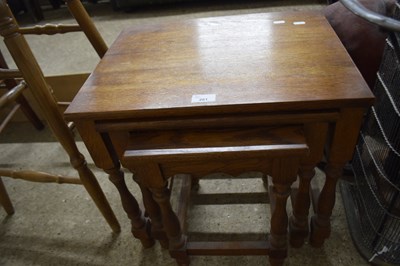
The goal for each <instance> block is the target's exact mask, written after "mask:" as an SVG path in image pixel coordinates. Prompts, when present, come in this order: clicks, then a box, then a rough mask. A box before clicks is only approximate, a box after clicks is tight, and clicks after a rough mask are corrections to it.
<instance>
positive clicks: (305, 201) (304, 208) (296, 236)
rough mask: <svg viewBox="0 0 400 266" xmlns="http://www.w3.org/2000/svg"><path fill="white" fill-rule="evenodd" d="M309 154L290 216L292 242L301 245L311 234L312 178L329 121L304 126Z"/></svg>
mask: <svg viewBox="0 0 400 266" xmlns="http://www.w3.org/2000/svg"><path fill="white" fill-rule="evenodd" d="M304 131H305V135H306V138H307V144H308V146H309V148H310V151H311V152H310V153H309V155H308V156H307V157H306V158H304V159H303V161H302V162H301V165H300V171H299V179H300V180H299V186H298V189H297V191H296V194H295V198H294V199H293V200H292V202H293V215H292V216H291V217H290V223H289V224H290V244H291V246H292V247H301V246H302V245H303V244H304V240H305V239H306V238H307V237H308V234H309V228H308V225H309V220H308V213H309V209H310V202H311V201H310V193H311V192H310V188H311V180H312V178H313V177H314V175H315V170H314V168H315V166H316V164H317V163H318V162H320V161H321V159H322V156H323V152H324V146H325V142H326V138H327V132H328V124H327V123H311V124H305V126H304Z"/></svg>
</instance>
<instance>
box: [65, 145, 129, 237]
mask: <svg viewBox="0 0 400 266" xmlns="http://www.w3.org/2000/svg"><path fill="white" fill-rule="evenodd" d="M71 144H72V143H71ZM73 144H75V143H73ZM70 158H71V162H72V166H73V167H74V168H75V169H76V170H77V171H78V174H79V177H80V180H81V181H82V184H83V186H84V187H85V189H86V191H87V192H88V193H89V195H90V197H91V198H92V200H93V201H94V203H95V204H96V206H97V208H98V209H99V210H100V212H101V214H102V215H103V217H104V218H105V219H106V221H107V223H108V224H109V226H110V227H111V229H112V230H113V232H114V233H119V232H120V231H121V226H120V225H119V223H118V220H117V218H116V217H115V214H114V212H113V210H112V209H111V206H110V204H109V202H108V200H107V198H106V196H105V195H104V192H103V190H102V189H101V187H100V185H99V183H98V181H97V179H96V177H95V176H94V174H93V172H92V171H91V170H90V169H89V168H88V167H87V164H86V161H85V159H84V157H83V155H81V154H80V157H79V158H73V155H72V156H71V157H70ZM74 161H75V162H78V163H77V164H75V163H73V162H74Z"/></svg>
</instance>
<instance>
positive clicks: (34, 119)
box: [0, 51, 44, 130]
mask: <svg viewBox="0 0 400 266" xmlns="http://www.w3.org/2000/svg"><path fill="white" fill-rule="evenodd" d="M0 67H1V68H8V65H7V62H6V60H5V59H4V56H3V54H2V53H1V51H0ZM4 84H5V85H6V87H7V89H12V88H14V87H15V86H17V82H16V81H15V80H14V79H6V80H4ZM16 102H17V103H19V104H20V108H21V111H22V112H23V113H24V114H25V116H26V117H27V118H28V119H29V121H30V122H31V123H32V124H33V126H34V127H35V128H36V129H37V130H41V129H43V128H44V125H43V123H42V121H40V119H39V117H38V116H37V115H36V113H35V112H34V111H33V109H32V107H31V106H30V105H29V103H28V101H27V100H26V98H25V97H24V96H23V95H22V94H21V95H20V96H18V98H17V99H16Z"/></svg>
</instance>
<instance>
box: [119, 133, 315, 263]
mask: <svg viewBox="0 0 400 266" xmlns="http://www.w3.org/2000/svg"><path fill="white" fill-rule="evenodd" d="M302 131H303V129H302V127H299V126H293V127H274V128H268V127H259V128H250V129H247V128H242V129H237V130H232V129H215V130H210V129H208V130H201V129H197V130H196V129H195V130H180V131H177V130H160V131H154V132H148V131H144V132H140V131H136V132H135V131H133V132H131V133H130V138H129V144H128V146H127V150H126V151H125V152H124V155H123V158H122V164H123V165H124V166H125V167H126V168H128V169H129V170H130V171H132V172H133V173H135V175H134V178H135V180H136V181H137V183H138V184H139V187H140V189H141V191H142V195H143V203H144V205H145V208H146V211H147V213H148V215H149V217H150V219H151V234H152V237H153V238H155V239H158V240H159V241H160V244H161V245H162V246H163V247H169V250H170V254H171V256H172V257H174V258H175V259H176V261H177V263H178V264H179V265H188V264H189V257H188V256H189V255H222V256H223V255H225V256H226V255H268V256H269V260H270V263H271V265H282V264H283V261H284V259H285V257H286V256H287V246H288V245H287V240H286V238H287V229H288V215H287V213H286V202H287V199H288V197H289V195H290V191H291V188H290V187H291V185H292V183H293V182H294V181H295V180H296V178H297V172H298V169H299V163H300V160H301V159H302V158H304V157H305V156H306V155H307V153H308V146H307V144H306V141H305V138H304V135H303V133H302ZM238 143H240V145H241V146H238ZM245 171H261V172H262V173H263V174H265V175H269V176H271V178H272V183H273V185H272V187H270V189H269V194H270V202H271V214H272V215H271V231H270V236H269V239H267V240H260V241H223V242H220V241H217V242H216V241H189V240H188V238H187V237H186V233H187V232H186V229H185V228H186V225H185V223H186V211H187V209H188V206H189V199H190V190H191V188H192V187H193V184H197V183H198V182H197V181H198V179H199V178H201V177H202V176H204V175H207V174H210V173H215V172H223V173H229V174H231V175H238V174H240V173H243V172H245ZM176 174H185V176H184V178H183V182H182V184H183V185H182V186H181V188H180V194H179V196H178V198H179V207H178V213H177V214H175V213H174V211H172V207H171V204H170V202H169V195H170V188H168V187H167V186H166V184H167V182H168V179H169V177H171V176H174V175H176ZM264 180H265V179H264ZM175 183H176V182H174V184H175ZM265 183H266V182H265ZM237 198H239V199H240V198H241V195H238V196H237ZM262 202H265V201H262ZM201 218H202V219H206V217H201ZM265 238H266V237H265Z"/></svg>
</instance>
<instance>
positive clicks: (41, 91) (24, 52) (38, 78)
mask: <svg viewBox="0 0 400 266" xmlns="http://www.w3.org/2000/svg"><path fill="white" fill-rule="evenodd" d="M67 5H68V8H69V9H70V11H71V13H72V15H73V16H74V17H75V18H76V20H77V22H78V25H66V26H61V25H45V26H35V27H30V28H20V27H19V26H18V24H17V22H16V21H15V18H14V17H13V15H12V13H11V11H10V9H9V8H8V6H7V4H6V2H5V1H4V0H0V34H1V35H2V36H3V37H4V42H5V44H6V46H7V48H8V50H9V52H10V54H11V56H12V57H13V59H14V61H15V63H16V65H17V67H18V70H5V69H3V70H1V72H0V79H10V78H20V77H21V78H22V79H23V80H24V81H22V82H21V83H19V84H18V85H17V86H15V87H14V88H13V89H12V90H10V91H9V92H8V93H7V94H5V95H4V96H3V97H2V98H1V105H0V106H5V105H7V104H9V103H10V102H12V101H14V100H15V99H17V97H19V96H20V95H21V92H22V90H24V89H25V88H29V89H30V91H31V92H32V95H33V97H34V99H35V100H36V101H37V103H38V104H39V106H40V107H41V110H42V113H43V116H44V119H45V120H46V122H47V123H48V125H49V126H50V128H51V129H52V131H53V133H54V135H55V136H56V137H57V139H58V141H59V142H60V143H61V145H62V146H63V148H64V149H65V151H66V152H67V153H68V155H69V158H70V162H71V165H72V166H73V167H74V168H75V169H76V170H77V171H78V174H79V178H70V177H62V176H57V175H52V174H47V173H41V172H33V171H13V170H8V169H0V176H8V177H12V178H18V179H24V180H29V181H35V182H56V183H69V184H82V185H83V186H84V187H85V189H86V190H87V191H88V193H89V195H90V196H91V197H92V199H93V201H94V202H95V204H96V205H97V207H98V208H99V210H100V211H101V213H102V214H103V216H104V218H105V219H106V221H107V222H108V224H109V225H110V227H111V228H112V230H113V231H114V232H119V231H120V225H119V223H118V221H117V219H116V217H115V215H114V213H113V211H112V209H111V207H110V205H109V203H108V201H107V199H106V197H105V195H104V193H103V191H102V189H101V187H100V186H99V184H98V182H97V180H96V178H95V176H94V174H93V173H92V171H91V170H90V169H89V168H88V167H87V164H86V161H85V158H84V156H83V155H82V154H81V153H80V152H79V150H78V148H77V146H76V143H75V141H74V138H73V135H72V132H71V131H70V129H69V128H68V126H67V124H66V123H65V120H64V118H63V115H62V113H61V112H60V111H59V109H58V105H57V102H56V100H55V98H54V96H53V94H52V92H51V88H50V86H49V85H48V84H47V83H46V81H45V78H44V76H43V73H42V71H41V69H40V67H39V65H38V63H37V61H36V59H35V57H34V56H33V54H32V51H31V49H30V47H29V45H28V44H27V42H26V40H25V38H24V36H23V35H22V34H55V33H65V32H71V31H78V30H82V31H83V32H84V33H85V34H86V36H87V37H88V39H89V41H90V42H91V43H92V45H93V47H94V49H95V50H96V51H97V53H98V55H99V56H100V57H102V56H103V55H104V53H105V52H106V51H107V45H106V44H105V42H104V40H103V39H102V37H101V36H100V34H99V32H98V31H97V29H96V28H95V26H94V24H93V22H92V21H91V19H90V17H89V16H88V14H87V13H86V11H85V9H84V7H83V6H82V4H81V2H80V1H79V0H68V1H67ZM0 200H1V204H2V205H3V206H4V207H5V209H6V210H7V212H9V213H12V205H11V201H10V200H9V198H8V197H7V193H6V192H5V188H4V185H3V184H2V183H0Z"/></svg>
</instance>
